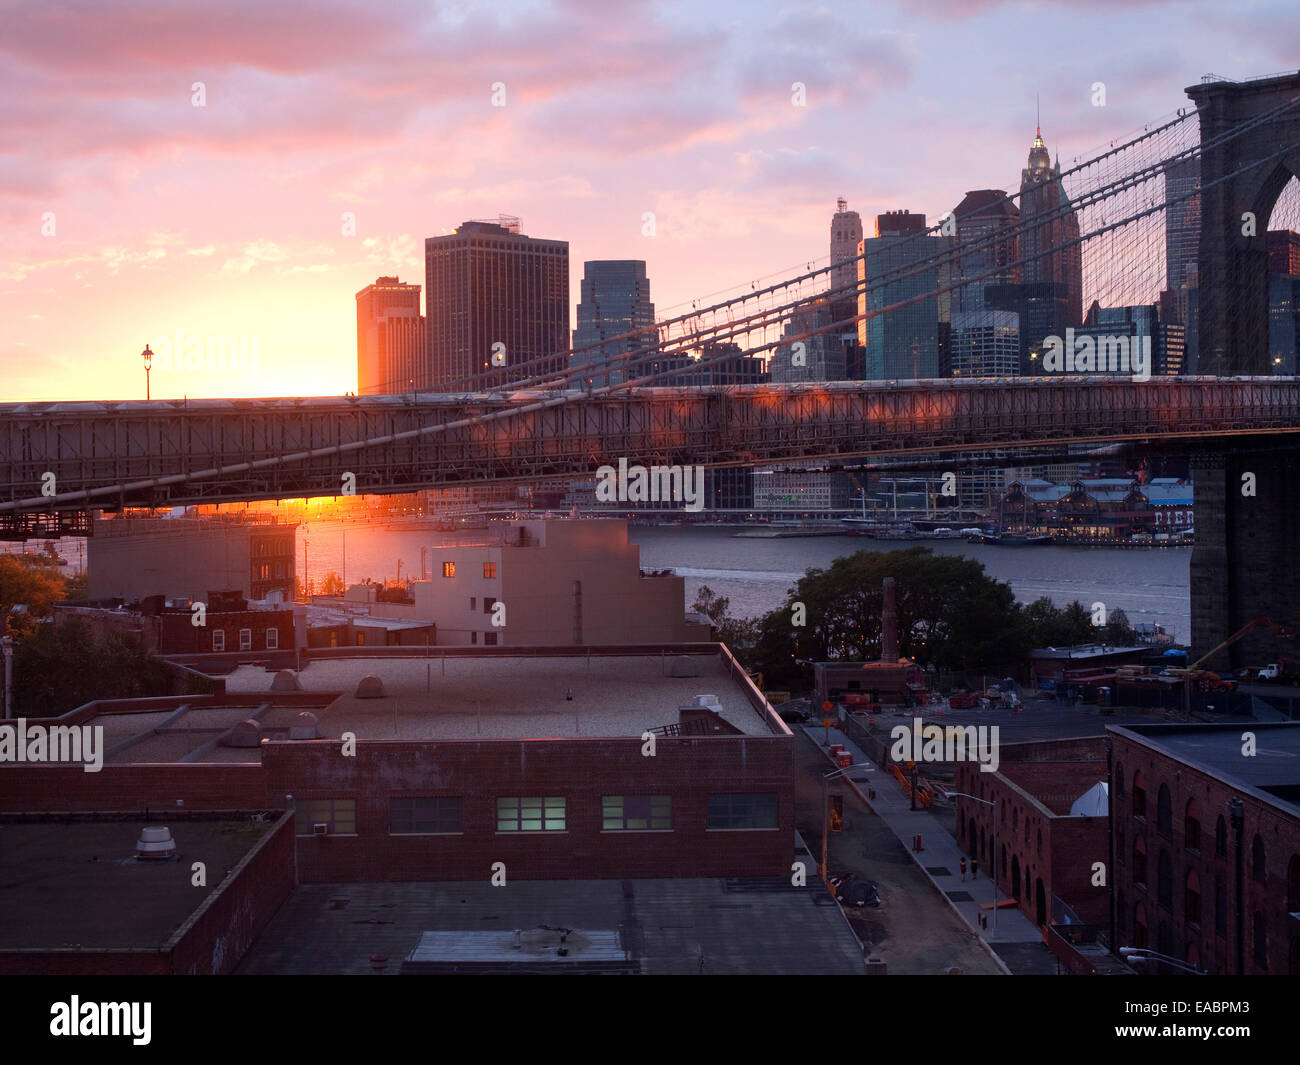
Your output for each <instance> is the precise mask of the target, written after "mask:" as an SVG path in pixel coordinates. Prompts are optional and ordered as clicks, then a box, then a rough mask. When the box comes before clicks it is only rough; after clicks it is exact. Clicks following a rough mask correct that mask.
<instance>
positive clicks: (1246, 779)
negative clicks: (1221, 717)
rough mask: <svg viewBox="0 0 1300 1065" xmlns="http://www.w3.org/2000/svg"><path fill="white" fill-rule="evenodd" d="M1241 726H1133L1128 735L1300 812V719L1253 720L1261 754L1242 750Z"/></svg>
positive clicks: (1121, 730)
mask: <svg viewBox="0 0 1300 1065" xmlns="http://www.w3.org/2000/svg"><path fill="white" fill-rule="evenodd" d="M1242 730H1243V726H1242V725H1241V724H1221V725H1220V724H1212V725H1181V724H1180V725H1128V726H1126V727H1123V728H1120V727H1116V726H1112V727H1111V728H1110V729H1109V730H1108V731H1113V732H1118V733H1119V734H1121V735H1125V734H1127V735H1128V736H1129V737H1130V738H1134V739H1137V740H1139V741H1140V742H1142V743H1143V744H1145V745H1146V746H1148V747H1152V748H1154V749H1156V750H1157V751H1160V752H1162V753H1164V754H1166V755H1168V756H1169V757H1171V758H1175V759H1177V760H1178V761H1180V762H1185V763H1187V764H1188V765H1189V766H1192V767H1193V768H1197V769H1200V770H1202V771H1204V772H1207V773H1209V774H1210V775H1211V776H1214V777H1217V778H1218V779H1220V780H1222V781H1224V782H1225V783H1228V784H1231V785H1233V786H1234V787H1236V788H1238V789H1240V790H1242V791H1247V792H1250V791H1253V792H1257V793H1259V795H1258V797H1260V798H1263V799H1265V800H1266V801H1268V802H1270V803H1272V804H1273V805H1275V806H1281V807H1283V808H1285V809H1287V810H1288V812H1290V813H1291V814H1292V815H1297V814H1300V722H1284V723H1278V724H1272V723H1268V724H1265V723H1262V722H1257V721H1252V722H1250V731H1251V732H1253V733H1254V735H1255V754H1254V755H1253V756H1252V755H1245V754H1243V753H1242Z"/></svg>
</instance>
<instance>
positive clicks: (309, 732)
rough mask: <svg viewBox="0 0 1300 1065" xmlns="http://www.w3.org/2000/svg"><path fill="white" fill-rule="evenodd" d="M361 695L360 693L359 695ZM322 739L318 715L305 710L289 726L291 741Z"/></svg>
mask: <svg viewBox="0 0 1300 1065" xmlns="http://www.w3.org/2000/svg"><path fill="white" fill-rule="evenodd" d="M357 694H358V695H360V692H358V693H357ZM319 738H320V726H319V725H318V724H317V721H316V715H315V714H313V713H312V712H311V711H310V710H304V711H303V712H302V713H301V714H298V715H296V716H295V717H294V719H293V724H291V725H290V726H289V739H291V740H315V739H319Z"/></svg>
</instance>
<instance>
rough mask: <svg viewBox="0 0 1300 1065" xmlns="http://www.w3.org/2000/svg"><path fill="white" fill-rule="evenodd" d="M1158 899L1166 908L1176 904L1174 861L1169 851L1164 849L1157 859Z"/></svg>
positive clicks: (1169, 908)
mask: <svg viewBox="0 0 1300 1065" xmlns="http://www.w3.org/2000/svg"><path fill="white" fill-rule="evenodd" d="M1156 900H1157V901H1158V902H1159V903H1160V905H1161V906H1163V907H1164V908H1165V909H1166V910H1171V909H1173V906H1174V863H1173V862H1172V861H1171V860H1170V858H1169V852H1168V851H1167V850H1162V851H1161V852H1160V857H1159V858H1158V859H1157V860H1156Z"/></svg>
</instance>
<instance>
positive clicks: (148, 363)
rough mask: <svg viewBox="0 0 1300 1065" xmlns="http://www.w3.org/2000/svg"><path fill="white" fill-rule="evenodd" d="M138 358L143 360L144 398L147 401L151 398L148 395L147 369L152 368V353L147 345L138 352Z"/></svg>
mask: <svg viewBox="0 0 1300 1065" xmlns="http://www.w3.org/2000/svg"><path fill="white" fill-rule="evenodd" d="M140 358H142V359H144V398H145V399H146V400H148V399H151V398H152V397H151V396H150V395H149V369H150V367H152V366H153V352H152V351H150V350H149V345H148V344H146V345H145V346H144V351H142V352H140Z"/></svg>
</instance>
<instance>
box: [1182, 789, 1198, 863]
mask: <svg viewBox="0 0 1300 1065" xmlns="http://www.w3.org/2000/svg"><path fill="white" fill-rule="evenodd" d="M1183 847H1184V849H1186V850H1189V851H1199V850H1200V849H1201V808H1200V806H1198V805H1197V802H1196V800H1195V799H1188V800H1187V809H1186V810H1185V811H1184V812H1183Z"/></svg>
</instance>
